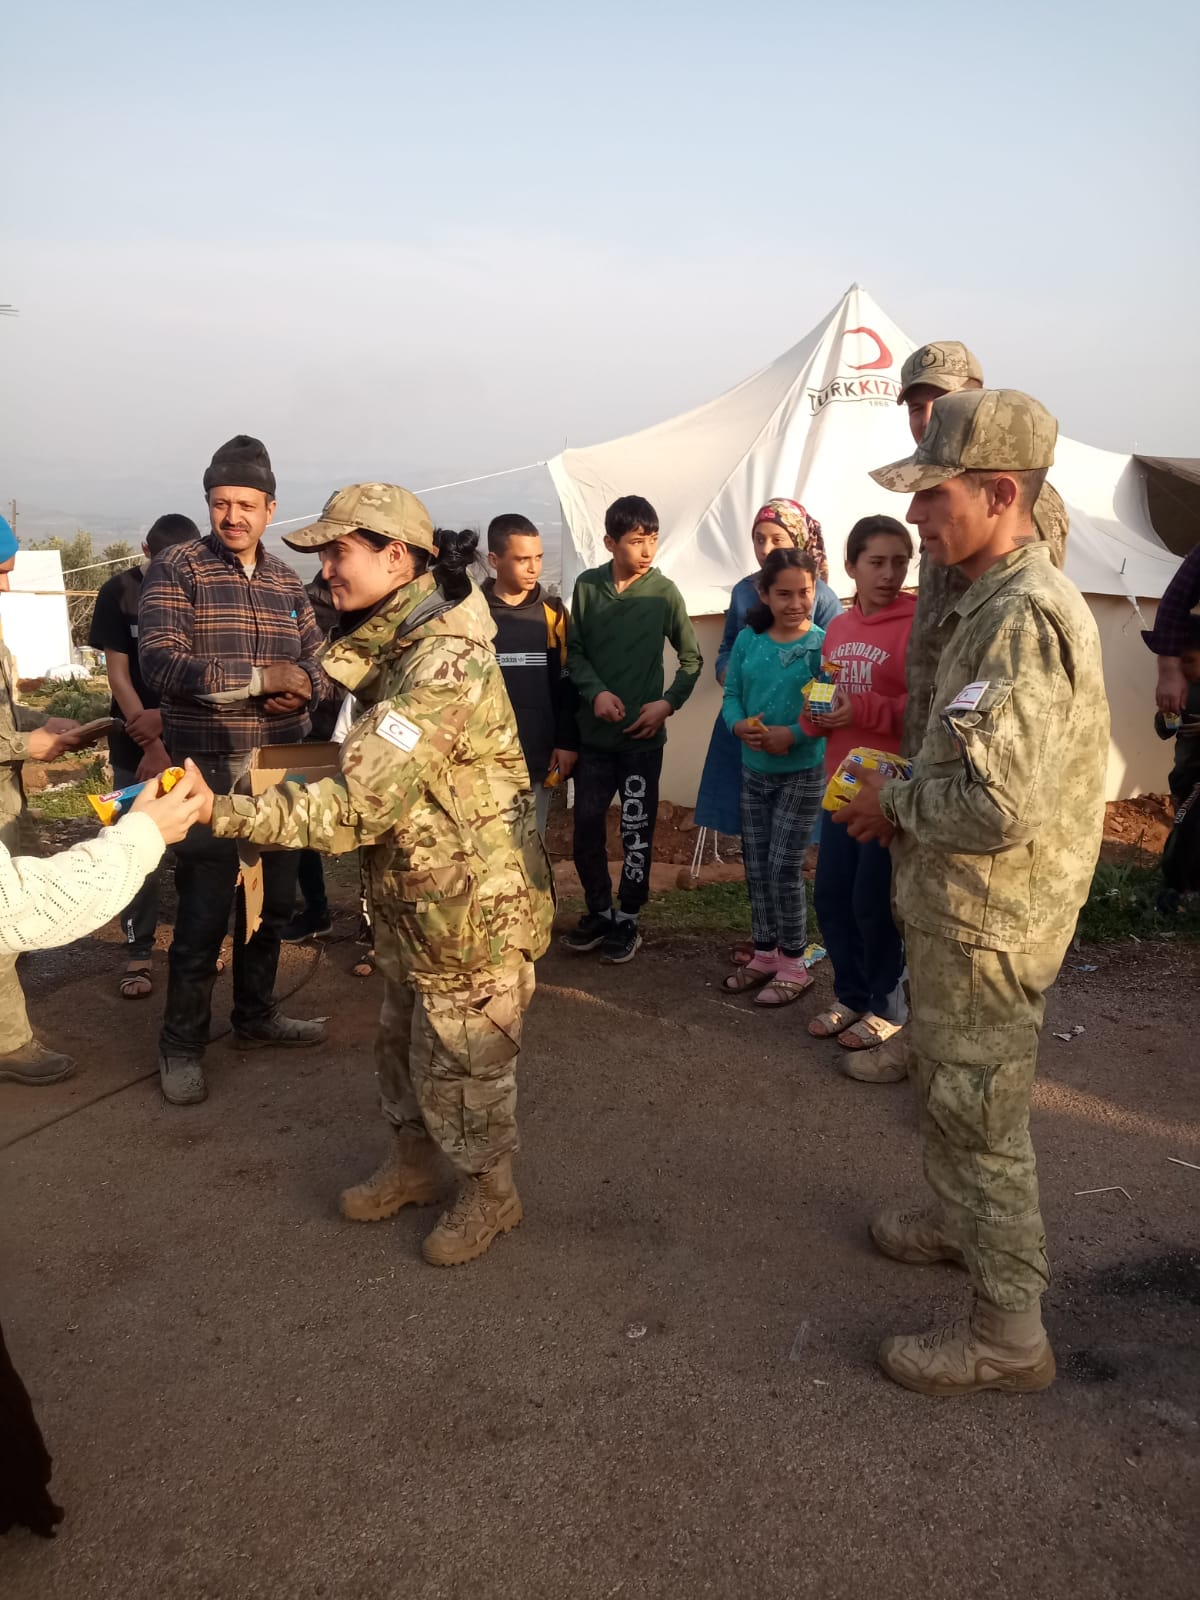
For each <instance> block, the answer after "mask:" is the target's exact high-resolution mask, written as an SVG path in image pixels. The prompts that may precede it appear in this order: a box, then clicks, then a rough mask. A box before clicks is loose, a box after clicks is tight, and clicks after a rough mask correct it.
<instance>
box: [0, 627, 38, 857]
mask: <svg viewBox="0 0 1200 1600" xmlns="http://www.w3.org/2000/svg"><path fill="white" fill-rule="evenodd" d="M45 721H46V718H45V716H44V715H43V713H42V712H40V711H31V710H30V709H29V707H28V706H23V705H21V704H19V702H18V700H17V669H16V664H15V663H14V661H13V658H12V656H11V655H9V653H8V650H7V649H6V647H5V644H4V635H3V634H2V633H0V827H2V826H3V825H4V823H6V822H11V821H12V819H13V818H14V817H18V816H20V814H21V811H22V809H23V808H24V805H25V791H24V789H23V788H22V787H21V763H22V762H23V761H27V760H28V759H29V735H30V734H31V733H32V732H33V730H34V729H35V728H40V727H41V726H42V724H43V723H44V722H45Z"/></svg>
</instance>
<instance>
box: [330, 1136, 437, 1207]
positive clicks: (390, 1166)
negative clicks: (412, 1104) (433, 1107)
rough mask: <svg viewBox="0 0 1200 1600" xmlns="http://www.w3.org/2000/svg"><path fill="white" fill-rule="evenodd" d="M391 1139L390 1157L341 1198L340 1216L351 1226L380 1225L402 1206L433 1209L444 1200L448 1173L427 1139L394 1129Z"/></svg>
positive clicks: (435, 1147)
mask: <svg viewBox="0 0 1200 1600" xmlns="http://www.w3.org/2000/svg"><path fill="white" fill-rule="evenodd" d="M393 1136H394V1142H393V1145H392V1150H391V1153H390V1154H389V1155H388V1157H387V1159H386V1160H385V1161H384V1162H383V1164H382V1165H381V1166H380V1167H379V1169H378V1170H377V1171H376V1172H373V1173H372V1174H371V1176H370V1177H369V1178H368V1179H367V1181H366V1182H365V1183H356V1184H355V1185H354V1187H353V1188H352V1189H347V1190H345V1191H344V1193H343V1195H342V1215H343V1216H344V1217H347V1218H348V1219H349V1220H350V1221H351V1222H382V1221H383V1219H384V1217H394V1216H395V1215H396V1212H397V1211H399V1210H400V1208H401V1206H431V1205H436V1203H437V1202H438V1201H439V1200H443V1199H444V1198H445V1196H446V1191H447V1190H448V1188H449V1187H450V1169H449V1166H448V1164H447V1162H446V1159H445V1157H444V1156H443V1155H442V1152H441V1151H440V1150H439V1149H438V1147H437V1145H436V1144H434V1142H433V1140H432V1139H431V1138H430V1137H429V1135H428V1134H425V1133H417V1132H416V1130H415V1129H413V1128H395V1129H393Z"/></svg>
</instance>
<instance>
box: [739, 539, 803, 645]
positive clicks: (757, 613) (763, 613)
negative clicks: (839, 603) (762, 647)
mask: <svg viewBox="0 0 1200 1600" xmlns="http://www.w3.org/2000/svg"><path fill="white" fill-rule="evenodd" d="M789 567H791V568H792V569H793V570H794V571H797V572H807V573H808V574H809V576H810V577H811V578H812V581H813V588H814V589H815V588H816V586H817V562H816V558H815V556H811V555H809V553H808V551H807V550H797V549H796V547H795V546H794V545H793V546H791V547H790V548H789V547H787V546H785V547H784V548H783V549H782V550H772V551H771V553H770V555H769V556H768V557H767V559H766V560H765V561H764V562H763V564H762V567H761V569H760V571H759V574H758V577H757V578H756V579H755V580H754V583H755V587H756V588H757V589H758V592H759V594H760V595H763V596H764V597H765V595H766V593H767V590H768V589H770V588H771V586H772V585H773V584H774V582H775V580H776V578H778V576H779V574H780V573H781V572H786V571H787V569H788V568H789ZM774 620H775V618H774V616H773V615H772V613H771V608H770V606H769V605H768V604H767V602H766V599H765V598H764V599H762V600H760V601H759V602H758V604H757V605H754V606H751V607H750V610H749V611H748V612H747V613H746V626H747V627H748V628H753V629H754V631H755V633H766V631H767V629H768V628H769V627H770V626H771V624H772V623H773V622H774Z"/></svg>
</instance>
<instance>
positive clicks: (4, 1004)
mask: <svg viewBox="0 0 1200 1600" xmlns="http://www.w3.org/2000/svg"><path fill="white" fill-rule="evenodd" d="M0 844H2V845H4V846H5V848H6V849H7V850H10V851H11V852H12V853H13V854H14V855H15V854H17V852H18V851H19V850H20V848H21V819H20V817H9V818H8V819H6V820H5V821H4V822H2V823H0ZM32 1038H33V1029H32V1028H31V1027H30V1026H29V1014H28V1013H27V1011H26V1010H25V996H24V995H23V994H22V993H21V980H20V978H18V977H17V958H16V956H10V955H5V954H4V953H3V952H2V951H0V1055H7V1054H8V1052H9V1051H10V1050H19V1049H20V1048H21V1046H22V1045H25V1044H28V1043H29V1041H30V1039H32Z"/></svg>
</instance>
